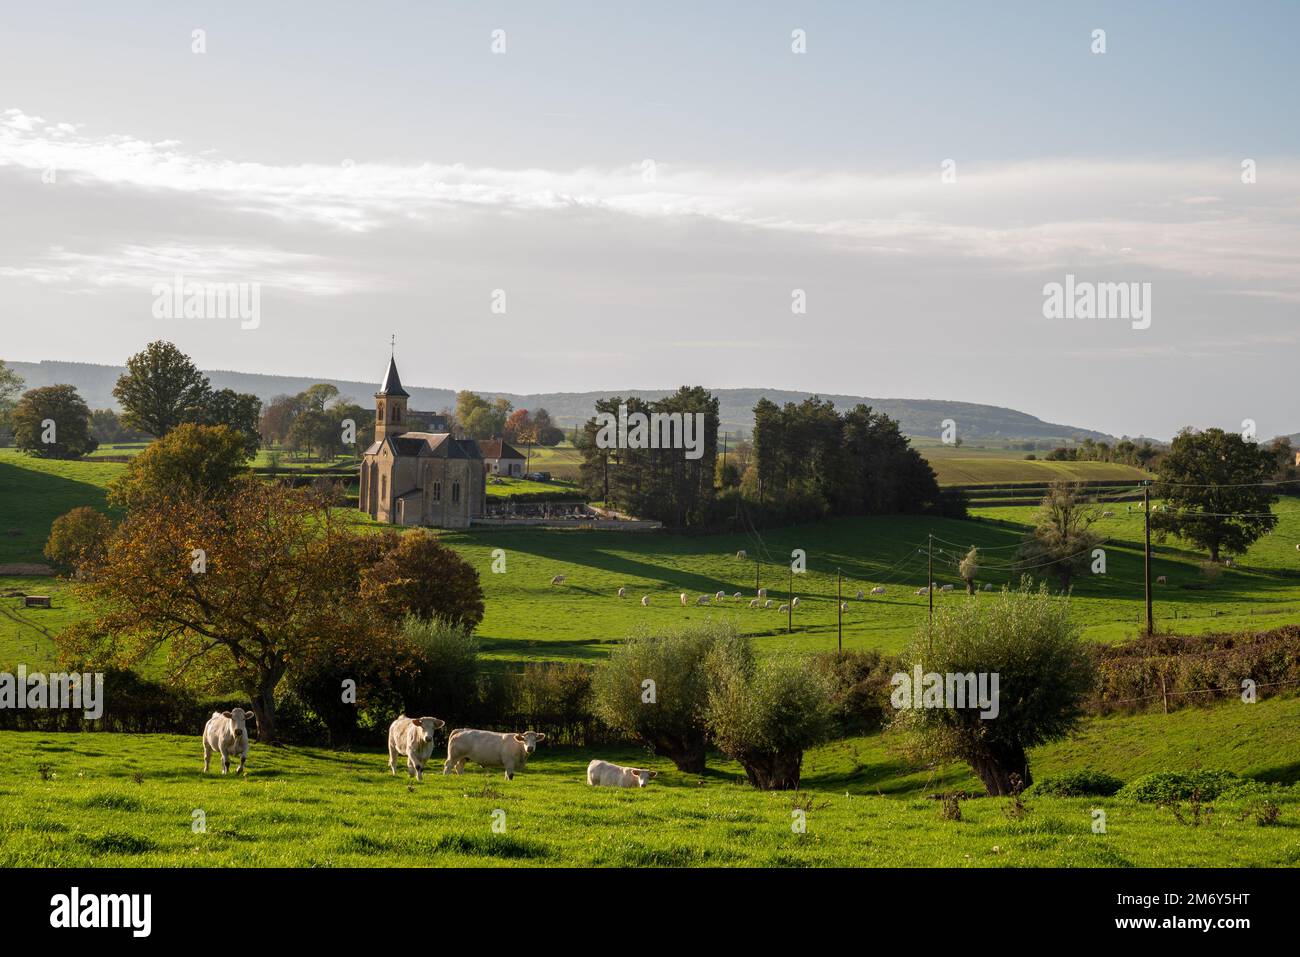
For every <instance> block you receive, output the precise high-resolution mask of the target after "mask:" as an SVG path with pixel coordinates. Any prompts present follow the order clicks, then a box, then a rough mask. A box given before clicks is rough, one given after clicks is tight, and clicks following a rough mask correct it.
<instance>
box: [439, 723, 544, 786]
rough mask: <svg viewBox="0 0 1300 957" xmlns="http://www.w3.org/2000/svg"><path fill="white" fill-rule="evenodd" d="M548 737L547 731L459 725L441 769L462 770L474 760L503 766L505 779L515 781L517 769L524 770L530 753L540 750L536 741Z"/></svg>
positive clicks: (489, 766)
mask: <svg viewBox="0 0 1300 957" xmlns="http://www.w3.org/2000/svg"><path fill="white" fill-rule="evenodd" d="M545 740H546V735H544V734H539V733H537V732H536V731H528V732H525V733H524V734H514V733H512V732H509V731H505V732H497V731H475V730H473V729H471V728H457V729H456V730H455V731H453V732H452V733H451V737H449V738H448V739H447V763H446V764H444V765H443V766H442V773H443V774H450V773H451V772H452V771H455V772H456V773H457V774H460V773H461V771H463V770H464V769H465V762H466V761H473V762H474V763H475V764H478V765H481V766H483V767H485V768H504V769H505V772H506V780H507V781H513V780H514V777H515V769H516V768H518V769H520V770H523V768H524V766H525V765H526V764H527V763H528V756H529V755H530V754H532V753H533V752H534V751H536V750H537V742H538V741H545Z"/></svg>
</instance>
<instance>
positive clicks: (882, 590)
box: [858, 585, 885, 595]
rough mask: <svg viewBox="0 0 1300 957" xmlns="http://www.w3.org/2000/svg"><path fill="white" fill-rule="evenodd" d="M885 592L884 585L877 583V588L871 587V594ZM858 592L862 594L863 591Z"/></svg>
mask: <svg viewBox="0 0 1300 957" xmlns="http://www.w3.org/2000/svg"><path fill="white" fill-rule="evenodd" d="M884 593H885V586H884V585H877V586H876V587H875V588H873V589H871V594H873V595H883V594H884ZM858 594H859V595H861V594H862V592H858Z"/></svg>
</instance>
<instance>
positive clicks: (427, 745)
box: [388, 715, 447, 781]
mask: <svg viewBox="0 0 1300 957" xmlns="http://www.w3.org/2000/svg"><path fill="white" fill-rule="evenodd" d="M446 723H447V722H446V721H443V720H441V719H439V718H408V717H407V716H406V715H401V716H400V717H398V719H397V720H396V721H394V722H393V723H392V724H390V725H389V726H388V770H389V771H391V772H392V773H393V774H396V773H397V758H398V756H399V755H403V754H404V755H406V776H407V777H410V776H411V775H415V780H417V781H423V780H424V765H425V764H426V763H427V762H428V760H429V755H431V754H433V733H434V732H435V731H437V730H438V729H439V728H441V727H443V726H444V725H445V724H446Z"/></svg>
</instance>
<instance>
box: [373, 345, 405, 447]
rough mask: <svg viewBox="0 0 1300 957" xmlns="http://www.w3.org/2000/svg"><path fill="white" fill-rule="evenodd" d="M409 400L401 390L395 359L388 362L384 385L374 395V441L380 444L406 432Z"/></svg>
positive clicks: (392, 358)
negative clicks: (390, 437)
mask: <svg viewBox="0 0 1300 957" xmlns="http://www.w3.org/2000/svg"><path fill="white" fill-rule="evenodd" d="M410 399H411V396H410V393H408V392H407V391H406V390H405V389H403V388H402V380H401V378H400V377H399V376H398V374H397V359H396V357H391V358H389V360H388V372H387V374H386V375H385V376H384V384H383V385H381V386H380V387H379V391H378V392H376V393H375V441H376V442H382V441H383V440H384V439H386V438H388V437H389V436H390V435H391V436H397V435H401V434H402V433H403V432H405V431H407V424H406V403H407V402H409V401H410Z"/></svg>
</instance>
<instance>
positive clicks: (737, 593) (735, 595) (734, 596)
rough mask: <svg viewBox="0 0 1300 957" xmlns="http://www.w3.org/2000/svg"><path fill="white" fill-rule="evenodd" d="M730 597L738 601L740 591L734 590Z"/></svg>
mask: <svg viewBox="0 0 1300 957" xmlns="http://www.w3.org/2000/svg"><path fill="white" fill-rule="evenodd" d="M731 597H732V598H734V599H736V601H740V592H736V593H735V594H734V595H732V596H731Z"/></svg>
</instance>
